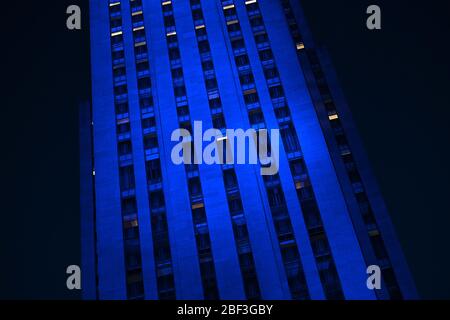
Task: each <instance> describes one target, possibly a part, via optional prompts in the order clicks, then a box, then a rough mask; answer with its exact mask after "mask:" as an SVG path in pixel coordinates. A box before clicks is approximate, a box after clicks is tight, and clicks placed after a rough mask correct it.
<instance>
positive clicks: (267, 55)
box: [259, 49, 273, 61]
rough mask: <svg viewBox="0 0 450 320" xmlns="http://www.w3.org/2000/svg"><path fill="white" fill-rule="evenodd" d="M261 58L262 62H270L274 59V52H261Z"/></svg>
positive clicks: (268, 50)
mask: <svg viewBox="0 0 450 320" xmlns="http://www.w3.org/2000/svg"><path fill="white" fill-rule="evenodd" d="M259 58H260V59H261V60H262V61H266V60H270V59H272V58H273V54H272V50H270V49H266V50H262V51H260V52H259Z"/></svg>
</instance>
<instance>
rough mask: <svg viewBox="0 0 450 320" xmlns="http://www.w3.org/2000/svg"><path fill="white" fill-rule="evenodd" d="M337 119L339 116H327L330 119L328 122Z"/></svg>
mask: <svg viewBox="0 0 450 320" xmlns="http://www.w3.org/2000/svg"><path fill="white" fill-rule="evenodd" d="M338 118H339V116H338V115H337V114H332V115H329V116H328V119H330V121H333V120H336V119H338Z"/></svg>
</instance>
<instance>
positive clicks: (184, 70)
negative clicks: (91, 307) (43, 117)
mask: <svg viewBox="0 0 450 320" xmlns="http://www.w3.org/2000/svg"><path fill="white" fill-rule="evenodd" d="M90 15H91V63H92V119H89V117H88V116H87V114H84V116H83V117H82V118H81V120H82V123H83V124H84V126H85V129H86V126H88V127H90V129H91V130H92V136H93V148H92V154H91V153H90V152H91V151H90V150H91V149H90V144H89V143H86V145H83V146H84V150H85V152H84V153H83V159H82V164H83V166H82V168H83V172H82V173H90V172H91V170H90V169H89V168H91V169H92V177H91V176H89V177H87V174H85V175H83V179H84V182H83V183H82V186H83V190H84V192H83V194H82V218H83V239H82V241H83V244H82V245H83V266H82V267H83V275H84V276H83V281H84V283H83V290H84V291H83V292H84V297H85V298H86V299H94V298H99V299H144V298H145V299H175V298H176V299H402V298H403V299H410V298H415V297H416V292H415V288H414V284H413V281H412V279H411V276H410V274H409V271H408V267H407V265H406V262H405V260H404V258H403V255H402V252H401V249H400V247H399V244H398V242H397V240H396V237H395V234H394V231H393V227H392V225H391V223H390V220H389V217H388V214H387V212H386V208H385V205H384V203H383V200H382V198H381V195H380V192H379V191H378V189H377V187H376V183H375V181H374V178H373V176H372V174H371V172H370V169H369V167H368V162H367V160H366V158H365V156H364V152H363V151H362V147H361V143H360V141H359V140H358V137H357V135H356V132H355V129H354V126H353V124H352V120H351V116H350V114H349V112H348V108H347V106H346V103H345V101H344V99H343V97H342V94H341V92H340V91H339V87H338V86H337V84H336V80H335V76H334V73H333V70H332V68H331V66H330V63H329V61H328V60H327V57H326V54H325V53H324V52H323V51H322V50H321V49H320V48H317V47H316V45H315V44H314V42H313V40H312V39H311V35H310V33H309V31H308V28H307V26H306V24H305V18H304V16H303V11H302V10H301V8H300V3H299V2H298V1H296V0H290V1H289V0H247V1H245V0H234V1H233V0H226V1H220V0H173V1H161V0H125V1H117V0H110V1H108V0H103V1H98V0H97V1H94V0H92V1H91V7H90ZM194 121H201V123H202V125H203V128H205V129H206V128H217V129H219V130H221V131H222V132H225V131H224V130H225V129H226V128H242V129H243V130H247V129H249V128H253V129H255V130H261V129H265V128H267V129H278V130H279V132H280V156H279V159H278V160H279V172H278V173H277V174H275V175H265V176H263V175H261V174H260V170H259V165H252V164H228V163H224V164H215V165H207V164H204V163H203V164H184V165H183V164H181V165H179V164H175V163H174V162H173V161H172V157H171V154H172V150H173V147H174V145H175V144H176V142H173V141H172V140H171V136H172V133H173V132H174V131H175V130H177V129H179V128H183V129H186V130H188V131H190V132H192V131H193V127H194ZM82 132H83V137H85V138H86V139H88V138H89V134H88V133H87V132H88V130H83V131H82ZM224 143H225V145H226V143H227V142H226V141H225V142H224ZM249 143H250V142H249ZM272 143H273V141H272ZM195 147H196V148H200V149H201V148H202V146H198V145H197V146H195ZM91 164H92V167H90V166H91ZM92 202H94V205H91V203H92ZM371 265H376V266H379V267H380V268H381V275H382V285H381V289H379V290H371V289H369V288H368V287H367V283H366V280H367V278H368V274H367V272H366V270H367V267H368V266H371Z"/></svg>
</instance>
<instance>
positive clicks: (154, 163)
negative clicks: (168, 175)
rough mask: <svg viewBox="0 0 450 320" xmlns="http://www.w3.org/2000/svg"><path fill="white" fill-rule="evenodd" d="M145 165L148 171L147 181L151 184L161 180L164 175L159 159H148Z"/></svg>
mask: <svg viewBox="0 0 450 320" xmlns="http://www.w3.org/2000/svg"><path fill="white" fill-rule="evenodd" d="M145 167H146V171H147V182H148V183H149V184H151V183H158V182H161V179H162V175H161V164H160V162H159V159H155V160H151V161H147V162H146V163H145Z"/></svg>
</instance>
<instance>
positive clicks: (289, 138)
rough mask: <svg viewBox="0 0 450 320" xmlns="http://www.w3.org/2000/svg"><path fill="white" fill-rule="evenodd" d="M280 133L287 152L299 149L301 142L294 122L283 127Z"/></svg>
mask: <svg viewBox="0 0 450 320" xmlns="http://www.w3.org/2000/svg"><path fill="white" fill-rule="evenodd" d="M280 134H281V139H282V140H283V144H284V147H285V148H286V151H287V152H296V151H299V149H300V144H299V143H298V139H297V135H296V133H295V130H294V127H293V126H292V124H289V125H287V126H286V127H285V128H282V129H281V130H280Z"/></svg>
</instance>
